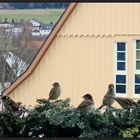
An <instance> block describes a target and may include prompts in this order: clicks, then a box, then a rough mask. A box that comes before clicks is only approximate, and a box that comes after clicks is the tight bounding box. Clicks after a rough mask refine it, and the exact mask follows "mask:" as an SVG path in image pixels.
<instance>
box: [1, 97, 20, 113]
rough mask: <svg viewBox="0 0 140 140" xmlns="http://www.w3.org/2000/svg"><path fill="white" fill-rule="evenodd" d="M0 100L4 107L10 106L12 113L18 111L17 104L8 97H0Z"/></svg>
mask: <svg viewBox="0 0 140 140" xmlns="http://www.w3.org/2000/svg"><path fill="white" fill-rule="evenodd" d="M1 100H2V101H3V103H4V106H5V107H8V106H10V107H11V109H12V110H13V111H18V110H19V102H18V103H16V102H15V101H13V100H12V99H11V98H10V97H8V96H2V97H1ZM7 105H8V106H7Z"/></svg>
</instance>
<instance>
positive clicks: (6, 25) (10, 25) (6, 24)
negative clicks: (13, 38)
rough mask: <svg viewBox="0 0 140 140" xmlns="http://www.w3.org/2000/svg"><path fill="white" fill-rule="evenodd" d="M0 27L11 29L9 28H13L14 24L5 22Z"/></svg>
mask: <svg viewBox="0 0 140 140" xmlns="http://www.w3.org/2000/svg"><path fill="white" fill-rule="evenodd" d="M0 27H4V28H9V27H13V24H11V23H10V22H7V21H4V22H1V23H0Z"/></svg>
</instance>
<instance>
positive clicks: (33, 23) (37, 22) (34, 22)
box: [29, 18, 40, 27]
mask: <svg viewBox="0 0 140 140" xmlns="http://www.w3.org/2000/svg"><path fill="white" fill-rule="evenodd" d="M29 22H31V23H32V25H33V26H35V27H39V26H40V22H39V21H38V20H36V19H34V18H32V19H31V20H30V21H29Z"/></svg>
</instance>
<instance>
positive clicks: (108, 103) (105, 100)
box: [98, 84, 115, 109]
mask: <svg viewBox="0 0 140 140" xmlns="http://www.w3.org/2000/svg"><path fill="white" fill-rule="evenodd" d="M108 96H111V97H115V92H114V84H109V85H108V90H107V93H106V94H105V96H104V97H103V101H102V105H101V106H100V107H99V108H98V109H101V108H102V107H104V106H109V107H111V105H112V104H113V103H114V101H115V100H114V99H113V98H108Z"/></svg>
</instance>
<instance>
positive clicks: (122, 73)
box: [114, 40, 128, 97]
mask: <svg viewBox="0 0 140 140" xmlns="http://www.w3.org/2000/svg"><path fill="white" fill-rule="evenodd" d="M122 42H123V43H125V61H123V62H125V70H117V62H118V60H117V52H118V51H117V43H122ZM114 47H115V49H114V56H115V59H114V60H115V63H114V64H115V66H114V68H115V71H114V83H115V84H114V85H115V88H114V90H115V94H116V96H119V97H126V96H127V56H128V53H127V47H128V42H127V41H124V40H123V41H115V42H114ZM119 52H121V51H119ZM122 52H124V51H122ZM119 62H121V61H119ZM116 75H125V76H126V84H121V83H120V84H119V85H126V93H116Z"/></svg>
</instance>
